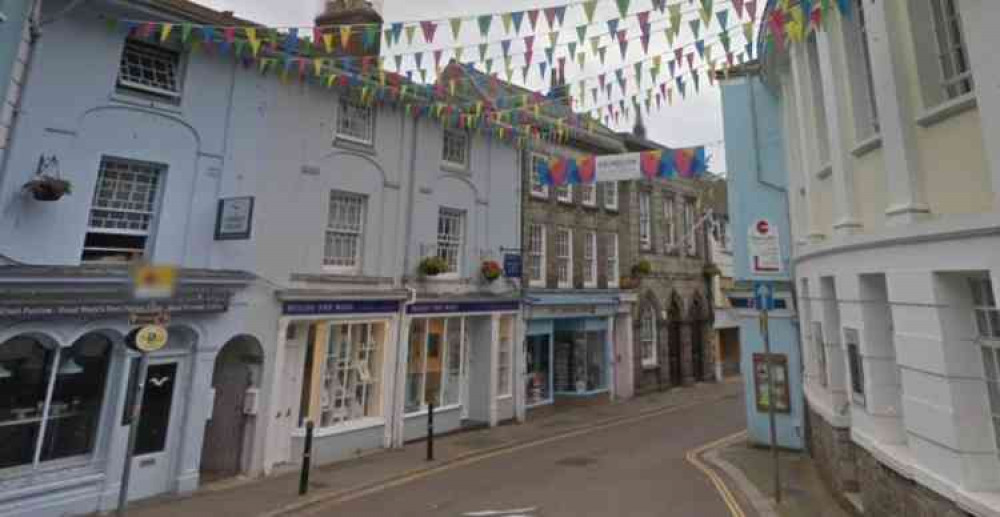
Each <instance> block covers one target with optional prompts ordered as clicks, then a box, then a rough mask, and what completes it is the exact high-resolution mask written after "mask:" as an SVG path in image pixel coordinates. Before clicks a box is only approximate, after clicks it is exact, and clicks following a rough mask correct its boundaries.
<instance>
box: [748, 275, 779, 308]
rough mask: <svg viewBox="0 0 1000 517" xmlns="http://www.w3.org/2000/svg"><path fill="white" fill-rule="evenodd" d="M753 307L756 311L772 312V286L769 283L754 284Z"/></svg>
mask: <svg viewBox="0 0 1000 517" xmlns="http://www.w3.org/2000/svg"><path fill="white" fill-rule="evenodd" d="M753 306H754V308H755V309H757V310H758V311H773V310H774V284H773V283H771V282H754V284H753Z"/></svg>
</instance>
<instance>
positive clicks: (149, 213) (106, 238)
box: [82, 157, 166, 262]
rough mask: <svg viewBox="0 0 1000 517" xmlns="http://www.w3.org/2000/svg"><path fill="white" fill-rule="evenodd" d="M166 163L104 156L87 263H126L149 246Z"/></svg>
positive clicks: (85, 256) (93, 206) (87, 244)
mask: <svg viewBox="0 0 1000 517" xmlns="http://www.w3.org/2000/svg"><path fill="white" fill-rule="evenodd" d="M165 171H166V166H164V165H158V164H152V163H145V162H137V161H132V160H123V159H119V158H109V157H105V158H103V159H102V160H101V168H100V170H98V172H97V186H96V187H95V188H94V198H93V202H92V204H91V208H90V217H89V220H88V225H87V235H86V237H85V239H84V244H83V257H82V258H83V261H84V262H127V261H130V260H132V259H134V258H137V257H141V256H143V255H144V254H145V253H146V250H147V248H148V244H149V243H148V241H149V237H150V235H151V234H152V229H153V223H154V221H155V219H156V214H157V210H158V206H157V205H158V202H159V191H160V188H161V184H162V182H163V175H164V172H165Z"/></svg>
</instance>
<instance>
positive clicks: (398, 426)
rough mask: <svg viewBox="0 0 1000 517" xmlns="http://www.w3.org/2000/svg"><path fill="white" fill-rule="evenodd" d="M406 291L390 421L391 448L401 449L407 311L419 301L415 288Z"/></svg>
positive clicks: (398, 327) (404, 423) (399, 325)
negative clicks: (401, 406)
mask: <svg viewBox="0 0 1000 517" xmlns="http://www.w3.org/2000/svg"><path fill="white" fill-rule="evenodd" d="M404 289H406V291H407V292H408V293H409V294H408V296H407V298H406V301H405V302H403V304H402V305H401V306H400V309H399V324H398V325H397V326H396V346H397V348H396V371H395V374H394V376H393V377H394V382H393V384H392V391H391V393H392V397H390V399H391V403H390V404H389V411H391V413H390V416H391V418H389V419H388V422H389V445H390V448H396V447H401V446H402V445H403V440H404V438H405V437H404V431H405V429H406V416H405V412H404V411H402V410H401V409H400V407H399V406H400V405H402V403H403V398H404V397H406V393H405V392H404V391H403V390H405V389H406V387H405V386H406V384H405V382H403V380H405V379H406V362H407V360H408V359H409V347H408V346H406V341H405V339H404V338H405V337H406V336H407V335H409V332H408V331H407V328H408V327H409V325H407V323H409V322H408V321H407V319H406V314H407V309H409V308H410V306H411V305H413V304H414V303H415V302H416V301H417V290H416V289H414V288H413V287H404ZM404 351H405V353H404Z"/></svg>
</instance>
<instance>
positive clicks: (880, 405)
mask: <svg viewBox="0 0 1000 517" xmlns="http://www.w3.org/2000/svg"><path fill="white" fill-rule="evenodd" d="M818 3H819V2H816V4H818ZM774 4H775V2H773V1H772V2H770V5H769V6H768V9H769V12H768V14H769V13H770V12H771V10H773V9H775V8H776V6H775V5H774ZM850 4H851V7H852V9H851V14H850V15H849V16H841V15H836V16H832V17H831V19H829V20H827V21H828V25H827V26H826V29H825V30H818V31H816V32H815V33H814V34H812V35H810V36H808V37H807V38H805V39H803V40H802V41H801V42H797V43H793V44H791V45H789V47H788V48H785V49H783V50H772V51H770V52H769V53H768V54H766V55H765V56H764V57H763V78H764V81H766V82H767V83H768V84H770V85H771V86H772V90H773V91H774V92H775V93H776V95H777V97H778V98H779V99H780V100H779V102H780V105H781V109H782V113H783V117H784V121H783V122H784V126H785V127H784V135H783V137H784V143H785V153H786V156H785V158H786V161H787V165H788V170H789V174H790V176H791V177H790V184H791V185H792V191H791V192H790V193H789V198H790V199H791V202H790V204H791V206H790V207H789V210H790V213H791V219H792V226H793V228H792V229H793V235H794V237H795V238H794V241H795V242H794V250H793V257H794V259H793V267H794V272H795V278H796V284H797V289H798V297H799V302H800V314H801V318H802V319H801V325H800V330H801V333H802V334H801V337H802V343H803V344H802V346H803V349H804V351H803V352H804V358H805V359H804V361H805V365H804V368H805V393H806V399H807V402H808V406H809V426H808V427H809V429H810V431H809V438H810V448H811V450H812V453H813V455H814V456H815V457H816V459H817V462H818V463H819V465H820V467H821V469H822V471H823V472H824V474H826V478H827V479H828V481H831V482H832V484H833V485H834V487H835V489H836V490H837V491H838V493H839V494H841V495H842V496H844V498H845V499H846V500H848V501H850V502H851V503H853V504H855V505H856V506H859V507H862V508H863V509H864V514H865V515H949V516H951V515H956V516H957V515H966V514H972V515H1000V459H998V450H1000V389H998V384H997V383H998V381H997V379H998V378H1000V355H998V352H1000V313H998V312H997V304H996V299H997V298H1000V292H998V288H1000V89H998V88H1000V53H998V52H997V47H998V46H1000V30H998V29H1000V2H997V1H996V0H905V1H904V0H879V1H870V0H867V1H866V0H851V1H850ZM795 8H797V7H795ZM766 16H767V14H765V18H764V19H765V20H766V19H767V18H766ZM768 137H769V136H764V138H768Z"/></svg>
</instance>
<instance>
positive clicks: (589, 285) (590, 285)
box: [583, 282, 597, 289]
mask: <svg viewBox="0 0 1000 517" xmlns="http://www.w3.org/2000/svg"><path fill="white" fill-rule="evenodd" d="M583 288H584V289H597V282H592V283H586V282H584V284H583Z"/></svg>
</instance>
